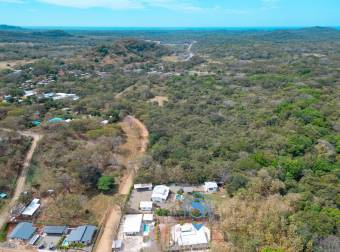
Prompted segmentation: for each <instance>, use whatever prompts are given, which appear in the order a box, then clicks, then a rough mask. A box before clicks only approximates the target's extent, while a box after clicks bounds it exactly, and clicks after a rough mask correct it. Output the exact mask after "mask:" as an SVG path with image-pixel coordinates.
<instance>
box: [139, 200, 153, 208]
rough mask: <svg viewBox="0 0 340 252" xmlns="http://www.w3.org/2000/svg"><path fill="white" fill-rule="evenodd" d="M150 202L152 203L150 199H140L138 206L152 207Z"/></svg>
mask: <svg viewBox="0 0 340 252" xmlns="http://www.w3.org/2000/svg"><path fill="white" fill-rule="evenodd" d="M152 204H153V202H152V201H141V202H140V203H139V207H140V208H152Z"/></svg>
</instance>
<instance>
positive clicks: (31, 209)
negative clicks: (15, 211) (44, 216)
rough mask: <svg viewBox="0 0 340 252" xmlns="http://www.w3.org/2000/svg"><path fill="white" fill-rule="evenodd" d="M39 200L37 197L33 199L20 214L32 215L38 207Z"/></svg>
mask: <svg viewBox="0 0 340 252" xmlns="http://www.w3.org/2000/svg"><path fill="white" fill-rule="evenodd" d="M39 202H40V200H39V199H33V200H32V202H31V203H30V204H29V205H28V206H27V207H26V208H25V209H24V211H23V212H22V215H28V216H32V215H33V214H34V213H35V212H36V211H37V210H38V208H39V207H40V203H39Z"/></svg>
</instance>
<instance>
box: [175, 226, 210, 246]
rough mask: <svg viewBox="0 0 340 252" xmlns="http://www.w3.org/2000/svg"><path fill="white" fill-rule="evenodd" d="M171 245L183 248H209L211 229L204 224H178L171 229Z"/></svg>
mask: <svg viewBox="0 0 340 252" xmlns="http://www.w3.org/2000/svg"><path fill="white" fill-rule="evenodd" d="M171 240H172V244H171V245H178V246H180V247H181V248H183V249H193V248H207V247H209V241H210V230H209V228H207V227H206V226H204V225H203V224H191V223H185V224H183V225H181V224H177V225H175V226H173V227H172V229H171Z"/></svg>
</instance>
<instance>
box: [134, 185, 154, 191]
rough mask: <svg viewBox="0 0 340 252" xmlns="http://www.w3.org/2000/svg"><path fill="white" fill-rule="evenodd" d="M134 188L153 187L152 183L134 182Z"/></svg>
mask: <svg viewBox="0 0 340 252" xmlns="http://www.w3.org/2000/svg"><path fill="white" fill-rule="evenodd" d="M133 188H134V189H150V190H151V189H152V184H134V185H133Z"/></svg>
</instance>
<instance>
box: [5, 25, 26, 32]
mask: <svg viewBox="0 0 340 252" xmlns="http://www.w3.org/2000/svg"><path fill="white" fill-rule="evenodd" d="M0 30H3V31H21V30H25V29H24V28H22V27H20V26H13V25H6V24H0Z"/></svg>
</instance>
